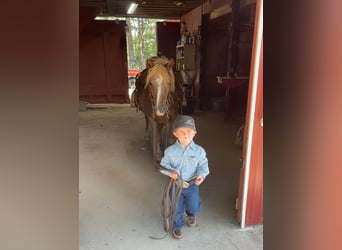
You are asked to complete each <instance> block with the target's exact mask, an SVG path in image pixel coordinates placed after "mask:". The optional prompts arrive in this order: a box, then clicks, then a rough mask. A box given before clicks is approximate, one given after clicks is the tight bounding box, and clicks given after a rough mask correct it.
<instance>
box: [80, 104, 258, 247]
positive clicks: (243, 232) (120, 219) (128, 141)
mask: <svg viewBox="0 0 342 250" xmlns="http://www.w3.org/2000/svg"><path fill="white" fill-rule="evenodd" d="M79 117H80V127H79V168H80V169H79V237H80V249H81V250H90V249H96V250H107V249H115V250H116V249H129V250H130V249H141V250H144V249H146V250H147V249H148V250H153V249H158V250H160V249H163V250H164V249H187V250H192V249H197V250H198V249H210V250H211V249H215V250H217V249H222V250H223V249H225V250H227V249H228V250H229V249H239V250H251V249H253V250H254V249H262V248H263V226H262V225H260V226H254V227H250V228H245V229H240V227H239V225H238V223H237V221H236V210H235V198H236V196H237V192H238V184H239V183H238V181H239V168H240V166H241V163H240V158H241V152H242V148H240V147H238V146H237V145H235V144H234V140H235V133H236V131H237V129H238V127H239V126H240V122H239V121H232V122H227V123H224V122H223V117H224V115H223V113H222V112H196V113H195V114H194V115H193V117H194V119H195V121H196V126H197V129H198V133H197V135H196V137H195V141H196V143H198V144H200V145H202V146H203V147H204V148H205V149H206V151H207V156H208V160H209V168H210V174H209V176H208V177H207V178H206V180H205V182H204V183H203V184H202V185H201V186H200V187H201V189H200V190H201V198H202V203H203V208H202V211H201V213H200V215H199V217H198V219H197V223H198V226H197V227H194V228H188V227H186V226H185V227H184V230H183V239H181V240H176V239H174V238H173V237H172V236H171V235H170V236H168V237H167V238H165V239H163V240H154V239H151V238H149V236H163V235H164V234H165V233H164V230H163V224H162V217H161V212H160V203H161V198H162V191H163V188H164V185H165V184H166V182H167V178H168V177H166V176H164V175H161V174H159V173H157V172H155V168H154V163H153V160H152V154H151V153H150V151H149V149H148V146H147V145H146V144H145V141H144V126H145V120H144V116H143V114H142V113H141V112H139V113H136V110H135V109H134V108H130V107H129V105H112V106H109V107H107V108H104V109H87V110H86V111H81V112H80V113H79Z"/></svg>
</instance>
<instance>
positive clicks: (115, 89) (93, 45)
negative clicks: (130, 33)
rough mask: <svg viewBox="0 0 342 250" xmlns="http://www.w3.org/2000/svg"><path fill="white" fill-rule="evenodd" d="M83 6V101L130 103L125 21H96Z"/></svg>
mask: <svg viewBox="0 0 342 250" xmlns="http://www.w3.org/2000/svg"><path fill="white" fill-rule="evenodd" d="M95 15H96V11H95V10H94V9H92V8H90V7H80V54H79V74H80V77H79V79H80V83H79V99H80V101H87V102H90V103H129V96H128V73H127V50H126V33H125V24H126V23H125V22H124V21H120V22H115V21H96V20H94V17H95Z"/></svg>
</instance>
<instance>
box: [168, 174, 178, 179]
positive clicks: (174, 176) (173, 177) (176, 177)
mask: <svg viewBox="0 0 342 250" xmlns="http://www.w3.org/2000/svg"><path fill="white" fill-rule="evenodd" d="M170 178H171V179H174V180H177V179H178V174H177V173H176V172H172V173H171V174H170Z"/></svg>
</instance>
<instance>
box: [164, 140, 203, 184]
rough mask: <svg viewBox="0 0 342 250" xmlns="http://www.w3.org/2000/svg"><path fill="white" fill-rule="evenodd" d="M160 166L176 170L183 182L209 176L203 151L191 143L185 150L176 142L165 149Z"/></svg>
mask: <svg viewBox="0 0 342 250" xmlns="http://www.w3.org/2000/svg"><path fill="white" fill-rule="evenodd" d="M160 165H161V166H163V167H165V168H167V169H172V170H177V171H178V172H179V173H180V175H181V177H182V179H183V180H184V181H190V180H193V179H195V178H196V177H197V176H203V177H204V178H205V177H206V176H207V175H208V174H209V167H208V159H207V157H206V152H205V150H204V149H203V148H202V147H201V146H199V145H197V144H196V143H195V142H194V141H192V142H191V143H190V145H189V147H188V148H187V149H184V147H183V146H182V145H181V144H180V143H179V142H178V140H177V141H176V142H175V144H173V145H170V146H169V147H168V148H167V149H165V152H164V157H163V158H162V159H161V161H160Z"/></svg>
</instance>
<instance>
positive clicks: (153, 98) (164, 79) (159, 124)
mask: <svg viewBox="0 0 342 250" xmlns="http://www.w3.org/2000/svg"><path fill="white" fill-rule="evenodd" d="M173 64H174V62H173V60H172V59H170V60H168V59H167V58H166V57H163V56H162V57H151V58H149V59H147V60H146V69H144V70H143V71H142V72H141V73H140V74H139V75H138V76H137V79H136V88H135V90H134V92H133V93H132V99H131V107H137V111H142V112H143V113H144V115H145V121H146V126H145V140H149V141H150V143H151V144H152V148H153V149H152V153H153V156H154V159H155V160H156V161H159V160H160V159H161V157H162V151H163V149H164V148H166V147H167V146H169V145H171V144H172V143H174V142H175V139H174V137H173V135H172V131H173V126H174V125H173V123H174V120H175V119H176V117H177V115H178V113H181V108H182V104H183V105H184V98H183V90H182V85H181V84H182V83H181V82H180V78H179V76H178V73H177V72H176V76H175V74H174V71H173ZM151 130H152V134H153V140H152V141H151V140H150V132H151ZM164 136H165V137H164Z"/></svg>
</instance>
